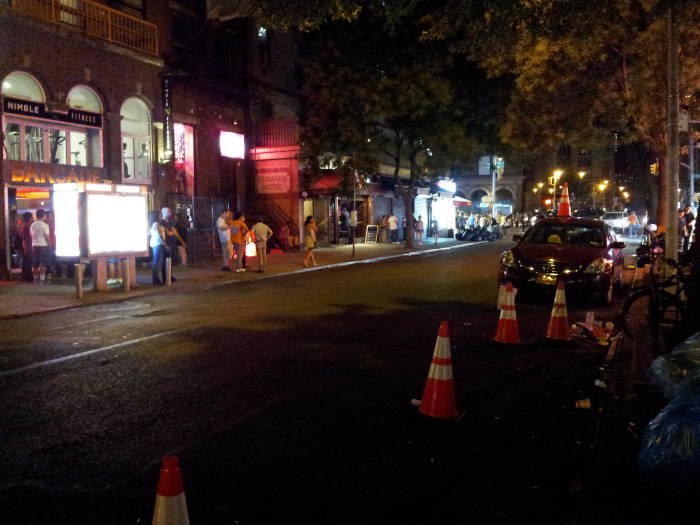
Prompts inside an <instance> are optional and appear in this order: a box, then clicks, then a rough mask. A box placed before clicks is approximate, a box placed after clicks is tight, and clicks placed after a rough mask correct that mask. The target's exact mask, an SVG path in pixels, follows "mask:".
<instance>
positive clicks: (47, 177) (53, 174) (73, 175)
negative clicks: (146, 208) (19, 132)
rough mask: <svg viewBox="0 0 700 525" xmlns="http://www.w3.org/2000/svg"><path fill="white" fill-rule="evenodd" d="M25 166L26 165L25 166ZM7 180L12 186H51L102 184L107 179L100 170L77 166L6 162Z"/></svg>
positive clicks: (4, 170) (4, 169)
mask: <svg viewBox="0 0 700 525" xmlns="http://www.w3.org/2000/svg"><path fill="white" fill-rule="evenodd" d="M23 164H24V165H23ZM3 172H4V173H5V180H6V181H7V182H8V183H11V184H29V185H43V186H50V185H51V184H56V183H59V184H60V183H63V182H101V181H102V180H104V179H105V176H104V174H103V170H101V169H99V168H76V167H75V166H48V167H46V168H44V167H42V166H36V165H33V164H29V165H27V163H22V162H18V161H7V160H6V161H4V165H3Z"/></svg>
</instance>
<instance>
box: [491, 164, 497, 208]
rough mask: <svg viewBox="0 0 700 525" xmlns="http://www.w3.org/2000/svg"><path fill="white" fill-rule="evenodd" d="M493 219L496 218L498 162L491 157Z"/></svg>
mask: <svg viewBox="0 0 700 525" xmlns="http://www.w3.org/2000/svg"><path fill="white" fill-rule="evenodd" d="M490 161H491V217H493V218H494V219H495V218H496V169H495V168H496V164H495V163H496V160H495V156H494V155H491V159H490Z"/></svg>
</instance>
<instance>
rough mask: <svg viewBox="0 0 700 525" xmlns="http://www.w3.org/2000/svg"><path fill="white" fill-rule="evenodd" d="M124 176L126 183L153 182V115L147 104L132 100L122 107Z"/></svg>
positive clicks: (135, 99) (136, 99)
mask: <svg viewBox="0 0 700 525" xmlns="http://www.w3.org/2000/svg"><path fill="white" fill-rule="evenodd" d="M121 116H122V122H121V125H122V160H123V163H122V176H123V178H124V180H125V181H129V182H131V181H134V182H150V180H151V115H150V112H149V110H148V107H147V106H146V104H144V102H143V101H141V100H140V99H138V98H135V97H133V98H130V99H128V100H127V101H126V102H124V104H123V105H122V109H121Z"/></svg>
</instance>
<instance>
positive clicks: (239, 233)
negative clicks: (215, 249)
mask: <svg viewBox="0 0 700 525" xmlns="http://www.w3.org/2000/svg"><path fill="white" fill-rule="evenodd" d="M216 230H217V232H218V234H219V242H220V243H221V252H222V254H223V266H222V267H221V270H222V271H225V272H230V271H231V267H230V266H229V264H230V261H231V259H232V258H235V261H236V270H235V271H236V272H237V273H240V272H245V271H246V269H247V266H246V264H245V259H246V256H245V247H246V244H247V243H248V242H249V241H253V242H254V243H255V250H256V253H257V257H258V270H257V271H258V272H259V273H264V272H265V271H267V241H268V240H269V239H270V238H271V237H272V234H273V233H272V229H271V228H270V227H269V226H268V225H267V224H265V223H264V222H263V218H262V217H261V216H258V217H257V218H256V221H255V224H254V225H253V227H252V228H248V225H247V224H246V218H245V215H244V214H243V213H241V212H239V211H237V212H234V211H233V210H230V209H225V210H224V211H223V212H221V215H219V218H218V219H217V220H216Z"/></svg>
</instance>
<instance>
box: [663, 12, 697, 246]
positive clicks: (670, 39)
mask: <svg viewBox="0 0 700 525" xmlns="http://www.w3.org/2000/svg"><path fill="white" fill-rule="evenodd" d="M667 46H668V47H667V52H668V53H667V66H668V109H667V112H666V114H667V125H668V128H667V137H668V140H667V143H666V173H665V174H664V175H665V176H666V195H664V196H663V198H665V199H666V241H665V254H666V257H671V258H673V259H677V258H678V218H677V214H678V169H679V151H678V148H679V142H678V16H677V9H676V2H675V0H671V1H670V2H669V5H668V24H667ZM691 176H692V174H691Z"/></svg>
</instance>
